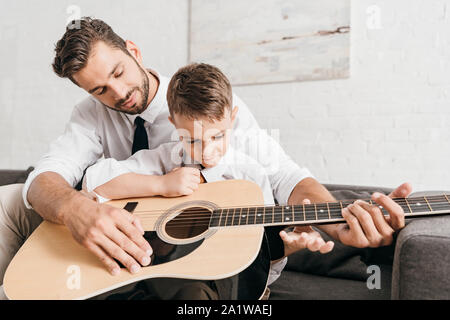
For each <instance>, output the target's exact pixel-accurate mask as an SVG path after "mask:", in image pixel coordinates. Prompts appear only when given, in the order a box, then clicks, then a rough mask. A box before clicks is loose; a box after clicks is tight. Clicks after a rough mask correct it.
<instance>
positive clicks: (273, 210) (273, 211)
mask: <svg viewBox="0 0 450 320" xmlns="http://www.w3.org/2000/svg"><path fill="white" fill-rule="evenodd" d="M272 223H275V207H272Z"/></svg>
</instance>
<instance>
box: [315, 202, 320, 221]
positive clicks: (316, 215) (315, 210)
mask: <svg viewBox="0 0 450 320" xmlns="http://www.w3.org/2000/svg"><path fill="white" fill-rule="evenodd" d="M314 213H315V214H316V220H319V219H318V218H317V206H316V204H315V203H314Z"/></svg>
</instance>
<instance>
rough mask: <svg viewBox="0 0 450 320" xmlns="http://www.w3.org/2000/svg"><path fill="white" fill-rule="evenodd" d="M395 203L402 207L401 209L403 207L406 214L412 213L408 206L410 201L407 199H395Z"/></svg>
mask: <svg viewBox="0 0 450 320" xmlns="http://www.w3.org/2000/svg"><path fill="white" fill-rule="evenodd" d="M394 201H395V202H396V203H397V204H398V205H400V207H402V209H403V211H404V212H405V213H408V211H409V213H412V210H411V207H410V206H409V204H408V201H406V198H398V199H394Z"/></svg>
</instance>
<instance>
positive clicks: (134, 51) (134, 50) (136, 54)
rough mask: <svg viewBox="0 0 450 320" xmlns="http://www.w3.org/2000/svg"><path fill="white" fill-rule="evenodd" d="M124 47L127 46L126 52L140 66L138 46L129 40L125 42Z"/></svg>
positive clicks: (140, 58) (140, 56)
mask: <svg viewBox="0 0 450 320" xmlns="http://www.w3.org/2000/svg"><path fill="white" fill-rule="evenodd" d="M125 45H126V46H127V50H128V52H129V53H130V54H131V55H132V56H133V57H134V58H135V59H136V60H137V62H139V64H140V65H142V55H141V50H140V49H139V48H138V46H137V45H135V44H134V42H133V41H131V40H126V41H125Z"/></svg>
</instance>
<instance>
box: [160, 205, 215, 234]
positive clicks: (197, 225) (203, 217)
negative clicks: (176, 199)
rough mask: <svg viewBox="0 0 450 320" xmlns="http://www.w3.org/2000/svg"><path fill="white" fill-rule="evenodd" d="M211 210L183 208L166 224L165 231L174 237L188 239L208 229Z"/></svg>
mask: <svg viewBox="0 0 450 320" xmlns="http://www.w3.org/2000/svg"><path fill="white" fill-rule="evenodd" d="M210 217H211V211H210V210H208V209H206V208H202V207H192V208H188V209H184V210H183V211H182V212H181V213H180V214H178V215H177V216H176V217H175V218H174V219H172V220H170V221H169V222H167V224H166V232H167V234H168V235H169V236H171V237H172V238H175V239H189V238H193V237H196V236H198V235H201V234H202V233H204V232H205V231H207V230H208V227H209V220H210Z"/></svg>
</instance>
